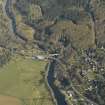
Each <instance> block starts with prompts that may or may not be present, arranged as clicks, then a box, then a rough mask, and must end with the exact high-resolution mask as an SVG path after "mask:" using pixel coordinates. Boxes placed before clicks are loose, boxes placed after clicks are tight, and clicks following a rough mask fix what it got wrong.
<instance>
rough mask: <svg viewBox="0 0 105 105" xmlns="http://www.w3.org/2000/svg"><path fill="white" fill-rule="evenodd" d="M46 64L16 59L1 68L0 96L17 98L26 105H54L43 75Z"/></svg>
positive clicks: (18, 57)
mask: <svg viewBox="0 0 105 105" xmlns="http://www.w3.org/2000/svg"><path fill="white" fill-rule="evenodd" d="M46 64H47V63H46V62H44V61H32V60H30V59H24V58H22V57H20V56H17V57H14V58H13V59H12V60H11V61H10V62H9V63H8V64H7V65H5V66H4V67H3V68H0V94H1V95H5V96H12V97H17V98H18V99H20V100H22V102H24V105H27V104H28V105H53V103H52V100H51V96H50V93H49V91H48V90H47V88H46V86H45V81H44V79H43V75H42V74H43V73H44V72H45V66H46Z"/></svg>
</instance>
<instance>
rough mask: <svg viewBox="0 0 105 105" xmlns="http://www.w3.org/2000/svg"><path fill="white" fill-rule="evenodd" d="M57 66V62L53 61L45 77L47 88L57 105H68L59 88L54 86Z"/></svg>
mask: <svg viewBox="0 0 105 105" xmlns="http://www.w3.org/2000/svg"><path fill="white" fill-rule="evenodd" d="M55 65H56V61H52V62H50V63H49V65H48V69H47V73H46V76H45V79H46V83H47V86H48V88H49V90H50V92H51V95H52V97H53V101H54V103H55V105H67V102H66V100H65V96H64V94H62V93H61V91H60V90H59V88H58V87H57V86H55V85H54V81H55V78H54V68H55Z"/></svg>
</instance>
